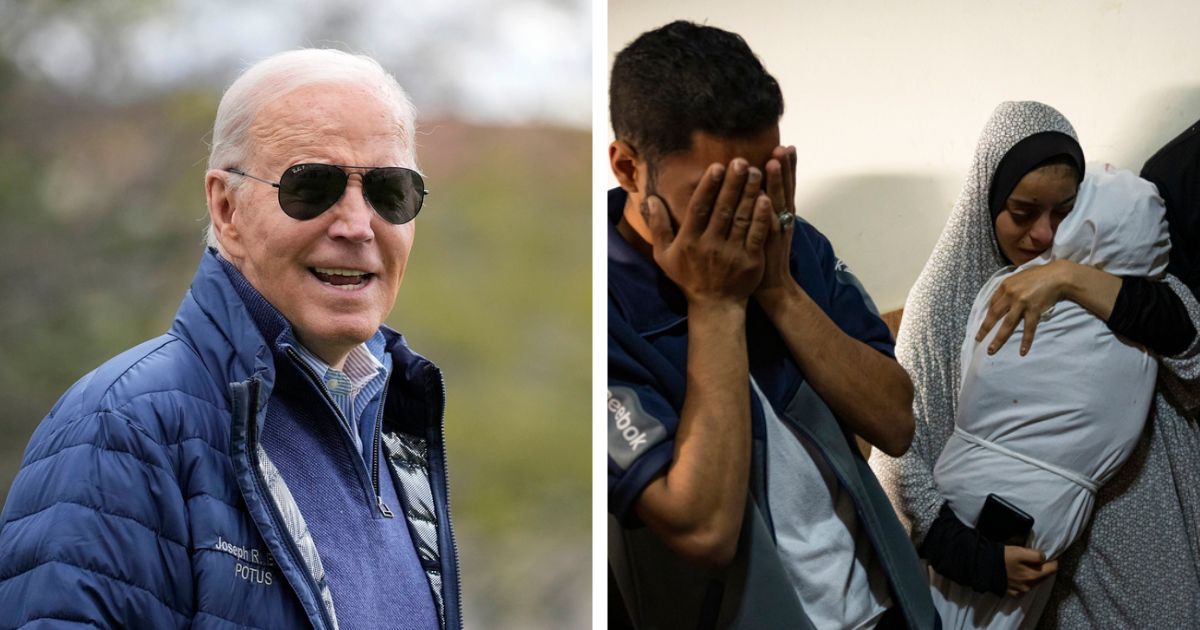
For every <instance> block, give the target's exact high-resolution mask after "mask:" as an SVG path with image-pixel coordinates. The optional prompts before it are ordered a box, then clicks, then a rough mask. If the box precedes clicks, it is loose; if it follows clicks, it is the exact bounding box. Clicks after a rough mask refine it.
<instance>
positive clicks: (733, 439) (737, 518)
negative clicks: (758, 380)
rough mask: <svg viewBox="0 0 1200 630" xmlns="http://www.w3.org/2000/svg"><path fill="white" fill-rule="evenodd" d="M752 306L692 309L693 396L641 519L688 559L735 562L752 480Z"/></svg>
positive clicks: (643, 502) (646, 494)
mask: <svg viewBox="0 0 1200 630" xmlns="http://www.w3.org/2000/svg"><path fill="white" fill-rule="evenodd" d="M745 322H746V309H745V305H744V304H730V303H724V302H723V303H709V304H695V303H692V304H689V307H688V357H687V394H686V397H685V399H684V403H683V409H682V410H681V412H680V418H679V429H678V432H677V433H676V438H675V457H674V460H673V461H672V463H671V466H670V467H669V468H668V469H667V472H666V474H665V475H663V476H661V477H659V478H658V479H656V480H655V481H654V482H652V483H651V484H650V485H648V486H647V487H646V489H645V490H644V491H643V493H642V496H641V498H640V499H639V501H638V516H639V517H641V519H642V520H643V521H644V522H646V524H647V525H649V526H650V528H651V529H652V530H653V531H654V532H655V534H657V535H658V537H659V538H660V539H662V540H664V541H666V542H667V544H668V545H669V546H670V547H672V548H673V549H674V550H675V551H676V552H677V553H679V554H680V555H682V556H684V557H686V558H689V559H691V560H693V561H695V562H698V563H700V564H704V565H709V566H722V565H724V564H727V563H728V562H729V561H730V560H732V558H733V556H734V552H735V551H736V549H737V539H738V536H739V534H740V532H741V524H742V516H743V510H744V508H745V503H746V492H747V486H748V484H749V477H750V372H749V361H748V357H747V351H746V336H745Z"/></svg>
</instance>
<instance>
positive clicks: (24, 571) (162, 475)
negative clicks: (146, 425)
mask: <svg viewBox="0 0 1200 630" xmlns="http://www.w3.org/2000/svg"><path fill="white" fill-rule="evenodd" d="M57 411H58V410H57V409H56V412H52V413H51V415H50V417H48V418H46V420H45V421H43V423H42V425H41V426H40V427H39V428H38V430H37V431H36V432H35V433H34V436H33V439H32V441H31V442H30V444H29V448H28V449H27V450H26V453H25V457H24V460H23V461H22V464H21V469H20V472H19V473H18V474H17V477H16V479H15V480H14V482H13V486H12V489H11V491H10V493H9V496H8V500H7V502H6V504H5V507H4V512H3V514H2V516H0V628H35V627H75V626H78V627H85V626H87V627H97V626H98V627H105V628H134V627H138V628H176V627H184V626H187V625H189V624H190V622H191V612H190V610H191V609H192V608H193V603H192V601H191V600H192V573H191V563H190V554H189V552H188V547H189V536H188V529H187V525H186V523H187V520H186V514H185V504H184V497H183V496H181V492H180V490H179V488H180V484H179V482H178V479H177V473H176V470H175V467H174V465H173V463H172V461H171V459H170V456H169V453H170V451H169V447H164V446H163V445H161V444H159V443H158V442H157V441H156V440H154V439H153V438H152V437H151V436H150V435H149V434H148V433H147V432H146V431H145V430H144V429H143V428H142V426H140V425H138V424H137V422H136V421H135V420H134V419H133V416H135V415H137V414H136V413H134V408H126V409H124V410H123V411H121V412H118V411H112V410H104V411H93V412H89V413H84V414H73V417H71V418H68V419H63V418H60V417H58V415H66V414H58V413H57ZM142 411H146V412H147V413H153V411H149V410H146V409H144V408H143V409H142ZM127 414H128V415H127Z"/></svg>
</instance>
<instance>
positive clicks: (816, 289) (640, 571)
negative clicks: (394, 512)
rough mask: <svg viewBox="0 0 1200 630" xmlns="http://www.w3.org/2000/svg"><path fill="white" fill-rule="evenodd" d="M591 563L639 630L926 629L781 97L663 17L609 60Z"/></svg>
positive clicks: (873, 370)
mask: <svg viewBox="0 0 1200 630" xmlns="http://www.w3.org/2000/svg"><path fill="white" fill-rule="evenodd" d="M610 107H611V115H612V123H613V129H614V131H615V134H616V141H615V142H613V144H612V145H611V146H610V148H609V161H610V164H611V167H612V172H613V174H614V176H615V177H616V179H617V181H618V182H619V184H620V188H617V189H614V190H612V191H610V192H609V196H608V207H609V219H610V228H609V235H608V256H609V262H608V264H609V274H608V275H609V280H608V294H609V302H608V331H609V332H608V334H609V338H608V348H609V350H608V352H609V357H608V364H609V384H608V403H607V410H608V416H609V432H608V434H609V438H608V454H609V458H608V470H609V512H610V515H611V518H610V527H609V563H610V570H611V575H612V576H613V578H614V582H615V585H616V587H617V590H618V591H619V593H620V596H621V598H622V602H623V604H624V607H625V609H626V611H627V613H628V615H629V619H630V621H631V622H632V623H633V624H634V625H635V626H637V627H646V628H658V627H714V626H715V627H738V628H778V627H816V628H826V627H847V628H850V627H853V628H871V627H905V626H910V627H916V628H924V627H934V625H935V623H936V616H935V614H934V611H933V608H932V606H931V603H930V601H929V596H928V592H927V587H926V586H925V579H924V576H923V573H922V572H921V570H920V567H919V565H918V561H917V557H916V554H915V552H914V550H913V548H912V545H911V543H910V542H909V541H908V537H907V535H906V534H905V532H904V530H903V529H902V527H901V525H900V523H899V522H898V521H897V519H896V517H895V515H894V513H893V512H892V509H891V506H890V504H889V503H888V501H887V498H886V496H885V495H884V493H883V491H882V489H881V488H880V487H879V484H878V482H877V481H876V480H875V478H874V476H873V475H872V474H871V472H870V469H869V468H868V467H867V465H866V462H865V460H864V459H863V457H862V456H861V454H860V453H859V451H858V449H857V447H856V445H855V441H854V435H858V436H861V437H862V438H864V439H865V440H867V441H868V442H870V443H871V444H873V445H874V446H875V447H876V448H880V449H882V450H884V451H886V452H888V453H902V452H904V451H905V450H906V449H907V448H908V444H909V441H910V439H911V435H912V431H913V419H912V414H911V402H912V386H911V383H910V381H909V380H908V377H907V375H905V373H904V371H903V370H902V369H901V368H900V366H899V365H898V364H897V363H896V362H895V360H894V359H893V357H892V345H893V341H892V338H891V335H890V334H889V333H888V330H887V328H886V326H885V325H884V324H883V322H882V321H881V320H880V319H879V317H878V314H877V313H876V312H875V308H874V306H873V305H872V304H871V301H870V298H869V297H867V295H866V293H865V292H864V291H863V289H862V286H861V285H860V284H859V283H858V281H857V280H856V279H855V278H854V277H853V276H852V275H851V274H850V272H849V271H848V270H847V268H846V266H845V265H844V264H843V263H842V262H841V261H839V260H838V259H837V258H836V257H835V256H834V254H833V251H832V248H831V246H830V244H829V242H828V241H827V240H826V239H825V238H824V237H823V236H822V235H821V234H820V233H819V232H818V231H817V230H816V229H815V228H813V227H812V226H811V225H809V224H807V223H806V222H804V221H802V220H799V219H797V218H795V215H794V205H793V204H794V201H793V198H794V192H795V185H796V184H795V178H796V148H795V147H787V146H781V143H780V137H779V119H780V116H781V115H782V113H783V99H782V95H781V92H780V89H779V86H778V85H777V84H776V82H775V80H774V79H773V78H772V77H771V75H770V74H768V73H767V72H766V70H765V69H764V68H763V66H762V65H761V63H760V62H759V60H758V59H757V58H756V57H755V56H754V54H753V53H752V52H751V51H750V49H749V48H748V47H747V46H746V43H745V42H744V41H743V40H742V39H741V38H740V37H738V36H737V35H735V34H733V33H729V32H726V31H723V30H720V29H717V28H713V27H708V26H700V25H696V24H691V23H686V22H675V23H672V24H668V25H666V26H664V27H662V28H659V29H656V30H654V31H650V32H647V33H644V34H643V35H641V36H640V37H638V38H637V39H636V40H635V41H634V42H633V43H631V44H630V45H629V46H627V47H626V48H625V49H624V50H622V51H621V52H620V53H619V54H618V55H617V58H616V61H615V62H614V65H613V70H612V78H611V85H610Z"/></svg>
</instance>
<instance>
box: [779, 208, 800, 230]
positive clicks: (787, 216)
mask: <svg viewBox="0 0 1200 630" xmlns="http://www.w3.org/2000/svg"><path fill="white" fill-rule="evenodd" d="M778 218H779V227H781V228H784V229H787V226H788V225H790V224H791V223H792V222H793V221H795V220H796V215H794V214H792V213H791V212H790V211H787V210H784V211H783V212H781V213H779V217H778Z"/></svg>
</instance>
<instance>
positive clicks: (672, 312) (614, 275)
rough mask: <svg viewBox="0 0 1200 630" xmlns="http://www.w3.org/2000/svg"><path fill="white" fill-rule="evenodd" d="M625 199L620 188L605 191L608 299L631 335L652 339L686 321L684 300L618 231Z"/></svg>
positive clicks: (654, 265)
mask: <svg viewBox="0 0 1200 630" xmlns="http://www.w3.org/2000/svg"><path fill="white" fill-rule="evenodd" d="M626 199H628V194H627V193H626V192H625V191H624V190H623V189H621V188H614V189H612V190H610V191H608V296H609V299H610V300H611V301H612V302H613V305H614V306H615V307H616V309H617V311H618V312H620V313H621V315H623V316H624V318H625V321H626V322H628V323H629V325H630V327H632V328H633V330H634V331H636V332H637V333H638V334H640V335H651V334H654V333H657V332H661V331H663V330H666V329H667V328H670V327H672V326H675V325H677V324H679V323H680V322H682V321H684V320H685V319H687V300H686V299H685V298H684V297H683V293H682V292H680V290H679V287H677V286H675V283H674V282H671V280H670V279H669V278H667V276H666V274H664V273H663V272H662V270H661V269H659V268H658V265H656V264H654V262H652V261H649V260H646V258H644V257H643V256H642V255H641V254H639V253H638V252H637V250H635V249H634V248H633V246H632V245H630V244H629V243H628V242H626V240H625V238H624V237H623V236H621V233H620V232H618V231H617V223H618V222H619V221H620V220H621V215H622V214H623V213H624V212H625V201H626Z"/></svg>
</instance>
